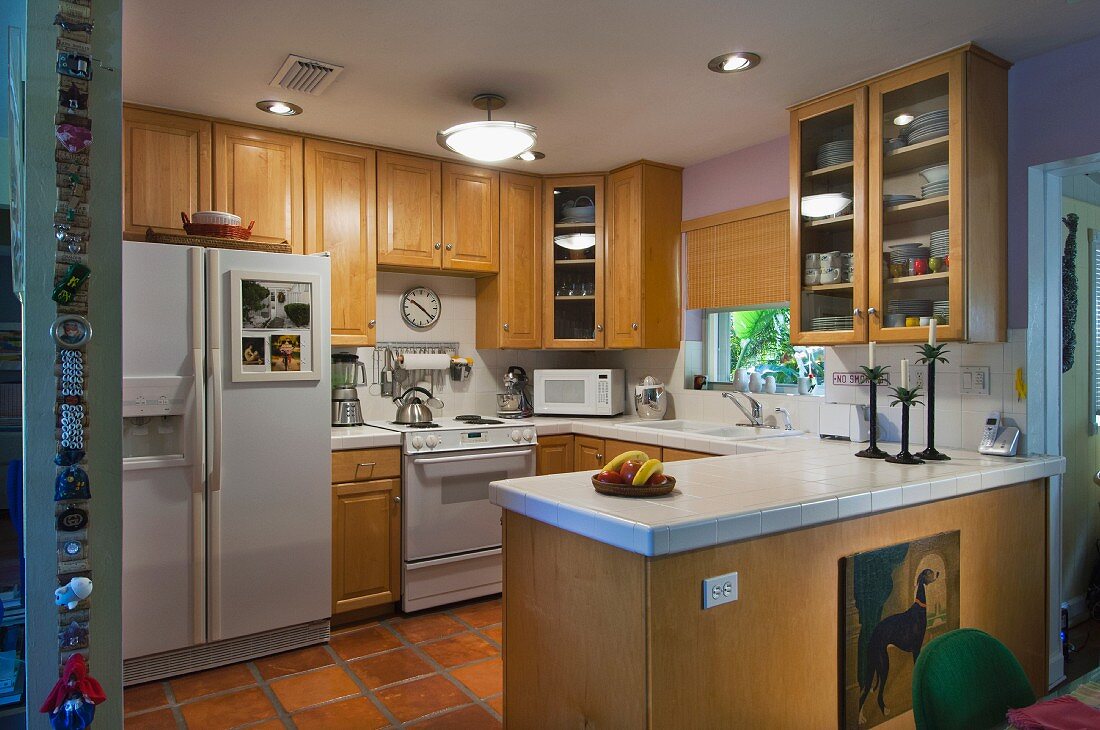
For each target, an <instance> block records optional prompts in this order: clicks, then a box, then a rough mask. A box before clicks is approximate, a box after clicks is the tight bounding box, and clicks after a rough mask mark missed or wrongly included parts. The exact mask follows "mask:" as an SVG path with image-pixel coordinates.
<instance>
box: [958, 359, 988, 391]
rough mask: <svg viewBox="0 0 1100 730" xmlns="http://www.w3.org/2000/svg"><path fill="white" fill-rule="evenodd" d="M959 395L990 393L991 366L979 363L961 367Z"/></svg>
mask: <svg viewBox="0 0 1100 730" xmlns="http://www.w3.org/2000/svg"><path fill="white" fill-rule="evenodd" d="M959 395H989V368H988V367H986V366H979V365H963V366H962V367H960V368H959Z"/></svg>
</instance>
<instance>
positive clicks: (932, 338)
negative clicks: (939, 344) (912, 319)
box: [928, 317, 936, 347]
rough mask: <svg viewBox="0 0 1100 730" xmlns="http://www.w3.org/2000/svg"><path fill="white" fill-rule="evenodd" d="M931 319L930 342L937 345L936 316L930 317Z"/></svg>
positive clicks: (929, 326)
mask: <svg viewBox="0 0 1100 730" xmlns="http://www.w3.org/2000/svg"><path fill="white" fill-rule="evenodd" d="M929 319H930V320H931V321H930V322H929V323H928V344H929V345H931V346H932V347H935V346H936V318H935V317H930V318H929Z"/></svg>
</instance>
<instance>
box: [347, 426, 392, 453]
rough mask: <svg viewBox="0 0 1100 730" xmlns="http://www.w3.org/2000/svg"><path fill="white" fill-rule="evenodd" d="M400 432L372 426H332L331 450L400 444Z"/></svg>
mask: <svg viewBox="0 0 1100 730" xmlns="http://www.w3.org/2000/svg"><path fill="white" fill-rule="evenodd" d="M400 445H401V434H399V433H397V432H396V431H387V430H385V429H382V428H375V427H374V426H333V427H332V450H333V451H341V450H344V449H377V448H381V447H383V446H400Z"/></svg>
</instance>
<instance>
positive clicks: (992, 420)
mask: <svg viewBox="0 0 1100 730" xmlns="http://www.w3.org/2000/svg"><path fill="white" fill-rule="evenodd" d="M1000 430H1001V413H1000V411H993V412H991V413H990V414H989V415H988V416H986V417H985V430H984V431H982V440H981V441H980V442H978V451H980V452H983V453H984V451H985V449H988V448H990V447H991V446H993V442H994V441H996V440H997V433H998V432H999V431H1000Z"/></svg>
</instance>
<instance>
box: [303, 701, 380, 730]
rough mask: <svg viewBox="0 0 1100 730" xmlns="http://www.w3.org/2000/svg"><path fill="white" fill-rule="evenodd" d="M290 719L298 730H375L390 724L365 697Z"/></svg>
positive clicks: (307, 711)
mask: <svg viewBox="0 0 1100 730" xmlns="http://www.w3.org/2000/svg"><path fill="white" fill-rule="evenodd" d="M292 719H293V720H294V724H295V725H297V726H298V730H314V729H315V728H316V730H375V728H383V727H389V724H390V723H389V721H388V720H386V717H385V716H384V715H383V714H382V713H381V712H379V711H378V708H377V707H375V706H374V703H373V702H371V701H370V700H368V699H367V698H366V697H356V698H355V699H353V700H343V701H341V702H333V703H332V704H331V705H322V706H321V707H314V708H313V709H311V710H303V711H302V712H299V713H296V714H295V715H294V716H293V718H292Z"/></svg>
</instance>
